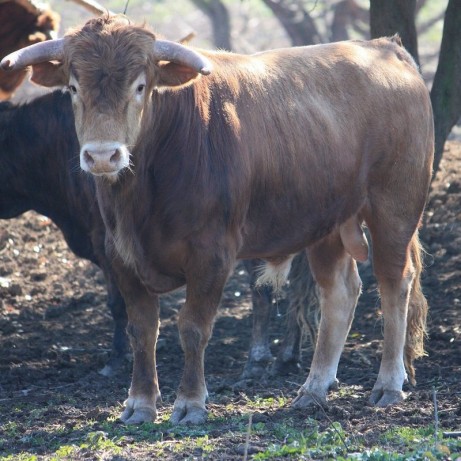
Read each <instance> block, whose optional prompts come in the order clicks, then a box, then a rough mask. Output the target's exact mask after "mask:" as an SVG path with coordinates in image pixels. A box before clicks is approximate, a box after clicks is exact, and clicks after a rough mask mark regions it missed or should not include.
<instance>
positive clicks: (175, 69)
mask: <svg viewBox="0 0 461 461" xmlns="http://www.w3.org/2000/svg"><path fill="white" fill-rule="evenodd" d="M158 68H159V78H158V83H157V84H158V86H181V85H185V84H187V83H190V82H192V81H193V80H194V79H196V78H197V76H198V72H197V71H196V70H194V69H191V68H190V67H187V66H185V65H183V64H176V63H174V62H168V63H159V65H158Z"/></svg>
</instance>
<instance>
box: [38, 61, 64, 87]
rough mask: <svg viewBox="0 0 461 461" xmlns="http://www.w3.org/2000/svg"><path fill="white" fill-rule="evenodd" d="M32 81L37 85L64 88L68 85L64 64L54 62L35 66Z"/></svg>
mask: <svg viewBox="0 0 461 461" xmlns="http://www.w3.org/2000/svg"><path fill="white" fill-rule="evenodd" d="M30 80H31V81H32V82H34V83H36V84H37V85H42V86H47V87H51V86H64V85H67V83H68V82H67V79H66V75H65V73H64V70H63V67H62V64H60V63H53V62H41V63H40V64H34V65H33V66H32V76H31V77H30Z"/></svg>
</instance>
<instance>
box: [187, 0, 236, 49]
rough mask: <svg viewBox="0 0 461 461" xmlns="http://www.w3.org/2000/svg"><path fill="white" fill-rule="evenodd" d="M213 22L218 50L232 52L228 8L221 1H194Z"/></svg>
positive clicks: (214, 38) (214, 39)
mask: <svg viewBox="0 0 461 461" xmlns="http://www.w3.org/2000/svg"><path fill="white" fill-rule="evenodd" d="M192 2H193V3H194V5H196V6H197V7H198V8H200V9H201V10H202V11H203V12H204V13H205V14H206V15H207V16H208V17H209V18H210V20H211V27H212V28H213V41H214V45H215V46H216V47H217V48H220V49H222V50H229V51H230V50H231V49H232V43H231V28H230V17H229V12H228V11H227V8H226V6H225V5H224V3H222V2H221V0H192Z"/></svg>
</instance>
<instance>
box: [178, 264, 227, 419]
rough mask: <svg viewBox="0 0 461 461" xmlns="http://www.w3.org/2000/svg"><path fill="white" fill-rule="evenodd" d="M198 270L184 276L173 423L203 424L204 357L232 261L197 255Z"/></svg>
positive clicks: (205, 393) (204, 410) (204, 407)
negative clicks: (179, 366)
mask: <svg viewBox="0 0 461 461" xmlns="http://www.w3.org/2000/svg"><path fill="white" fill-rule="evenodd" d="M196 261H200V262H199V265H200V267H197V266H195V267H193V268H191V270H190V271H189V272H188V273H186V277H187V291H186V302H185V304H184V306H183V307H182V308H181V311H180V313H179V320H178V329H179V334H180V339H181V346H182V349H183V351H184V370H183V375H182V378H181V383H180V385H179V389H178V393H177V397H176V400H175V403H174V408H173V413H172V415H171V422H172V423H173V424H203V423H204V422H205V421H206V419H207V414H208V412H207V409H206V406H205V402H206V399H207V397H208V392H207V388H206V383H205V373H204V354H205V348H206V346H207V344H208V340H209V339H210V336H211V333H212V330H213V324H214V319H215V316H216V312H217V308H218V305H219V302H220V300H221V296H222V292H223V289H224V285H225V283H226V280H227V278H228V276H229V274H230V271H231V269H232V266H233V263H234V260H231V259H230V258H229V257H222V256H216V255H214V256H213V257H211V258H207V257H206V256H205V255H200V259H196Z"/></svg>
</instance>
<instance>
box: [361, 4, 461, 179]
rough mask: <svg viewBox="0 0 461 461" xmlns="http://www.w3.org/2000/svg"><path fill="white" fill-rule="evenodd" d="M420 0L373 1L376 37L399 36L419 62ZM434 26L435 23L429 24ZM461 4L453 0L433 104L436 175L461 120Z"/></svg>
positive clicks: (448, 11) (447, 18)
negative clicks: (418, 20)
mask: <svg viewBox="0 0 461 461" xmlns="http://www.w3.org/2000/svg"><path fill="white" fill-rule="evenodd" d="M416 11H417V4H416V0H370V31H371V36H372V37H379V36H383V35H392V34H394V33H396V32H397V33H399V34H400V36H401V37H402V42H403V44H404V46H405V48H407V49H408V51H410V53H411V54H412V56H413V57H414V58H415V60H416V61H417V62H418V63H419V59H418V48H417V47H418V44H417V39H416V26H415V15H416ZM429 24H431V21H430V22H429ZM460 24H461V2H460V1H459V0H449V2H448V6H447V9H446V11H445V20H444V26H443V35H442V44H441V47H440V54H439V60H438V65H437V70H436V73H435V77H434V81H433V84H432V89H431V101H432V107H433V110H434V125H435V157H434V174H435V172H437V170H438V168H439V166H440V160H441V159H442V155H443V148H444V145H445V142H446V140H447V138H448V135H449V134H450V131H451V130H452V128H453V127H454V125H455V124H456V123H457V122H458V120H459V119H460V117H461V27H460Z"/></svg>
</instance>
